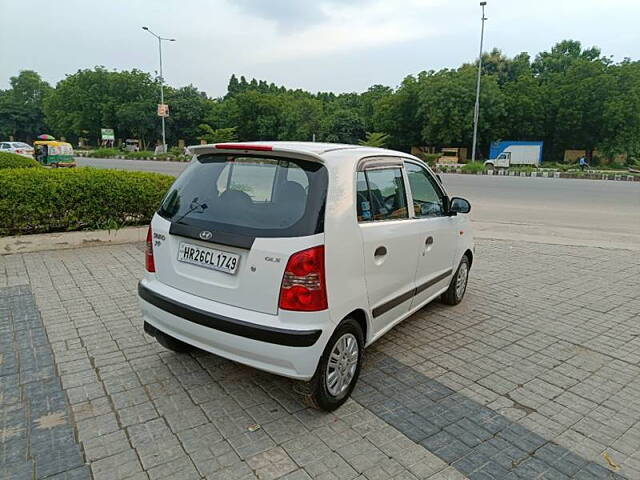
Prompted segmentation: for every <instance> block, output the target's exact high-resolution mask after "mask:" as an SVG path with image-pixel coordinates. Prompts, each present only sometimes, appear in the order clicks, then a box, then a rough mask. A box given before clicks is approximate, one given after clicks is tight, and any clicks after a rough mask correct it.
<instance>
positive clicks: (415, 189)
mask: <svg viewBox="0 0 640 480" xmlns="http://www.w3.org/2000/svg"><path fill="white" fill-rule="evenodd" d="M405 169H406V172H407V178H408V179H409V185H410V186H411V195H412V197H413V211H414V212H415V216H416V217H438V216H441V215H444V201H443V198H442V194H441V193H440V190H439V189H438V187H437V185H436V180H435V179H434V178H433V177H432V176H431V175H430V174H429V172H427V171H426V170H425V169H424V168H422V167H420V166H418V165H415V164H413V163H405Z"/></svg>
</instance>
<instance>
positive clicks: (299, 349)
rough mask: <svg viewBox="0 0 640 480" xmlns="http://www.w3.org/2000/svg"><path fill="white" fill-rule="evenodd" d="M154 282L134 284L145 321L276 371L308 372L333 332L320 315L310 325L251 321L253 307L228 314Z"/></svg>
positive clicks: (306, 374) (210, 349) (295, 375)
mask: <svg viewBox="0 0 640 480" xmlns="http://www.w3.org/2000/svg"><path fill="white" fill-rule="evenodd" d="M154 283H156V282H146V281H145V280H143V281H142V282H140V283H139V284H138V296H139V300H140V306H141V309H142V317H143V319H144V321H145V322H147V323H148V324H149V325H151V326H152V327H154V328H155V329H157V330H159V331H161V332H164V333H166V334H167V335H170V336H172V337H174V338H177V339H179V340H182V341H183V342H185V343H188V344H190V345H193V346H195V347H197V348H200V349H202V350H205V351H208V352H210V353H213V354H216V355H219V356H221V357H225V358H228V359H230V360H234V361H237V362H240V363H244V364H246V365H250V366H252V367H255V368H259V369H261V370H265V371H268V372H271V373H275V374H278V375H283V376H286V377H291V378H295V379H301V380H308V379H309V378H311V377H312V376H313V374H314V373H315V370H316V367H317V364H318V361H319V359H320V356H321V355H322V352H323V350H324V346H325V344H326V342H327V341H328V338H329V337H330V336H331V333H332V331H331V330H332V329H331V328H329V325H330V322H326V320H325V319H323V318H322V317H319V318H318V319H317V320H318V322H316V324H315V325H313V328H308V327H309V325H308V322H307V323H305V324H304V325H305V326H306V327H307V328H305V329H297V328H280V327H275V326H273V325H262V324H259V323H255V322H251V321H250V320H251V317H252V316H256V313H255V312H251V311H248V310H244V311H243V312H244V313H245V315H242V318H238V316H239V315H234V316H230V315H228V313H227V312H223V311H224V310H225V307H226V310H227V311H228V310H229V307H228V306H224V305H221V304H218V303H217V302H212V301H208V300H205V299H202V298H201V297H195V296H193V295H190V294H187V293H185V292H180V291H176V295H172V294H171V293H172V292H171V290H174V289H172V288H171V287H167V286H164V285H163V288H162V292H159V291H157V290H156V289H155V288H153V284H154ZM172 297H174V298H172ZM175 297H179V298H180V299H181V301H178V300H175ZM203 307H206V308H203ZM217 307H219V308H217ZM234 310H235V313H238V311H240V309H234ZM225 313H227V314H225ZM327 318H328V315H327ZM323 323H324V325H322V324H323ZM323 326H324V328H322V327H323ZM148 333H149V332H148Z"/></svg>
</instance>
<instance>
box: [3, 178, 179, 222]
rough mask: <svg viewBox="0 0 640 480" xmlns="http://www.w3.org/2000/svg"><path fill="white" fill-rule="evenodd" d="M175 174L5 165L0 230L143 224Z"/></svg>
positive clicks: (149, 216) (158, 202)
mask: <svg viewBox="0 0 640 480" xmlns="http://www.w3.org/2000/svg"><path fill="white" fill-rule="evenodd" d="M174 180H175V178H173V177H170V176H168V175H160V174H157V173H147V172H130V171H118V170H98V169H94V168H75V169H64V170H63V169H59V170H58V169H56V170H50V169H45V168H42V169H13V170H4V171H0V235H16V234H28V233H45V232H57V231H71V230H94V229H117V228H121V227H124V226H126V225H140V224H144V223H147V222H149V220H150V219H151V217H152V216H153V213H154V212H155V210H156V208H157V207H158V205H159V204H160V201H161V200H162V197H163V196H164V194H165V192H166V191H167V190H168V189H169V187H170V186H171V184H172V183H173V181H174Z"/></svg>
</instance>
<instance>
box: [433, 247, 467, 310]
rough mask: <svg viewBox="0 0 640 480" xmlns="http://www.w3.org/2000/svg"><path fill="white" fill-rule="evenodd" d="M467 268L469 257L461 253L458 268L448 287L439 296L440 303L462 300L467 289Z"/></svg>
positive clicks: (454, 303)
mask: <svg viewBox="0 0 640 480" xmlns="http://www.w3.org/2000/svg"><path fill="white" fill-rule="evenodd" d="M469 268H470V264H469V257H467V256H466V255H463V256H462V260H460V265H458V269H457V270H456V273H455V275H454V276H453V278H452V279H451V283H450V284H449V288H448V289H447V291H446V292H444V293H443V294H442V296H441V297H440V300H441V301H442V303H444V304H446V305H458V304H459V303H460V302H461V301H462V299H463V298H464V294H465V292H466V291H467V282H468V279H469Z"/></svg>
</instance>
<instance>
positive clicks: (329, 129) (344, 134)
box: [321, 108, 365, 143]
mask: <svg viewBox="0 0 640 480" xmlns="http://www.w3.org/2000/svg"><path fill="white" fill-rule="evenodd" d="M322 132H323V133H322V135H321V136H322V139H323V140H324V141H326V142H335V143H357V142H358V140H359V139H360V138H362V137H363V136H364V134H365V131H364V122H363V121H362V118H360V116H359V115H358V114H357V113H356V112H354V111H353V110H347V109H346V108H339V109H336V110H333V111H332V112H330V113H329V114H328V115H327V116H325V118H324V121H323V122H322Z"/></svg>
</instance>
